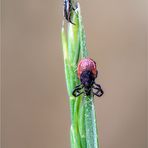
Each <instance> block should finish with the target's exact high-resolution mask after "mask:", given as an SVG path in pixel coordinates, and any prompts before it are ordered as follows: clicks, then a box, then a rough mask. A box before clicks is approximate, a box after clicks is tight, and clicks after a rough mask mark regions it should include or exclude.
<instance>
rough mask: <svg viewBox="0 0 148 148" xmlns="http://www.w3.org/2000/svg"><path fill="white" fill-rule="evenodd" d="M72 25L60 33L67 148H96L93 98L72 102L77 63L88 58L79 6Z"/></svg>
mask: <svg viewBox="0 0 148 148" xmlns="http://www.w3.org/2000/svg"><path fill="white" fill-rule="evenodd" d="M72 22H74V23H75V24H76V25H73V24H71V23H68V27H67V35H66V33H65V30H64V24H63V26H62V31H61V37H62V45H63V56H64V67H65V77H66V84H67V91H68V96H69V105H70V116H71V127H70V139H71V148H98V135H97V127H96V117H95V109H94V103H93V96H85V95H84V96H82V95H81V96H79V97H76V98H75V97H74V96H72V91H73V89H74V88H75V86H76V85H78V84H80V80H79V79H78V77H77V65H78V61H79V60H80V59H83V58H86V57H87V56H88V51H87V48H86V38H85V32H84V27H83V24H82V17H81V14H80V5H79V4H78V8H77V12H75V13H73V17H72Z"/></svg>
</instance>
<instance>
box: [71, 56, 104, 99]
mask: <svg viewBox="0 0 148 148" xmlns="http://www.w3.org/2000/svg"><path fill="white" fill-rule="evenodd" d="M77 74H78V78H79V79H80V81H81V84H80V85H78V86H76V87H75V89H74V91H73V92H72V94H73V96H75V97H78V96H79V95H81V94H83V93H84V94H85V95H86V96H89V95H90V94H91V93H92V94H93V95H96V96H98V97H101V96H102V95H103V90H102V89H101V86H100V85H99V84H96V83H95V79H96V78H97V74H98V71H97V68H96V62H95V61H94V60H92V59H90V58H85V59H82V60H81V61H80V62H79V63H78V68H77ZM82 90H83V91H82ZM93 90H96V91H93Z"/></svg>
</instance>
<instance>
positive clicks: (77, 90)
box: [72, 84, 84, 97]
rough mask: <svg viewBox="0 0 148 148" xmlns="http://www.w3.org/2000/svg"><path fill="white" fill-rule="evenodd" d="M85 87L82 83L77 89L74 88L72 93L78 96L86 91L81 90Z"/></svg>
mask: <svg viewBox="0 0 148 148" xmlns="http://www.w3.org/2000/svg"><path fill="white" fill-rule="evenodd" d="M83 87H84V86H82V84H80V85H78V86H76V87H75V89H74V90H73V92H72V95H73V96H75V97H78V96H80V95H81V94H83V93H84V92H82V91H81V90H82V88H83Z"/></svg>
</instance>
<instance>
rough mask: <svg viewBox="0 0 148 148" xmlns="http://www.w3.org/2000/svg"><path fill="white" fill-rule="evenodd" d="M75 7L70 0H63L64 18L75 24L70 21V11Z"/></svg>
mask: <svg viewBox="0 0 148 148" xmlns="http://www.w3.org/2000/svg"><path fill="white" fill-rule="evenodd" d="M75 9H76V8H74V7H73V5H72V1H71V0H64V17H65V19H66V20H67V21H68V22H70V23H71V24H73V25H75V23H73V22H72V20H71V19H72V13H73V12H72V11H75Z"/></svg>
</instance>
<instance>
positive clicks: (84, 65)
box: [77, 58, 98, 79]
mask: <svg viewBox="0 0 148 148" xmlns="http://www.w3.org/2000/svg"><path fill="white" fill-rule="evenodd" d="M86 70H89V71H91V72H92V73H93V76H94V77H95V78H96V77H97V73H98V72H97V68H96V62H95V61H94V60H92V59H90V58H86V59H82V60H81V61H80V62H79V64H78V68H77V72H78V78H79V79H80V75H81V74H82V72H84V71H86Z"/></svg>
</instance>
